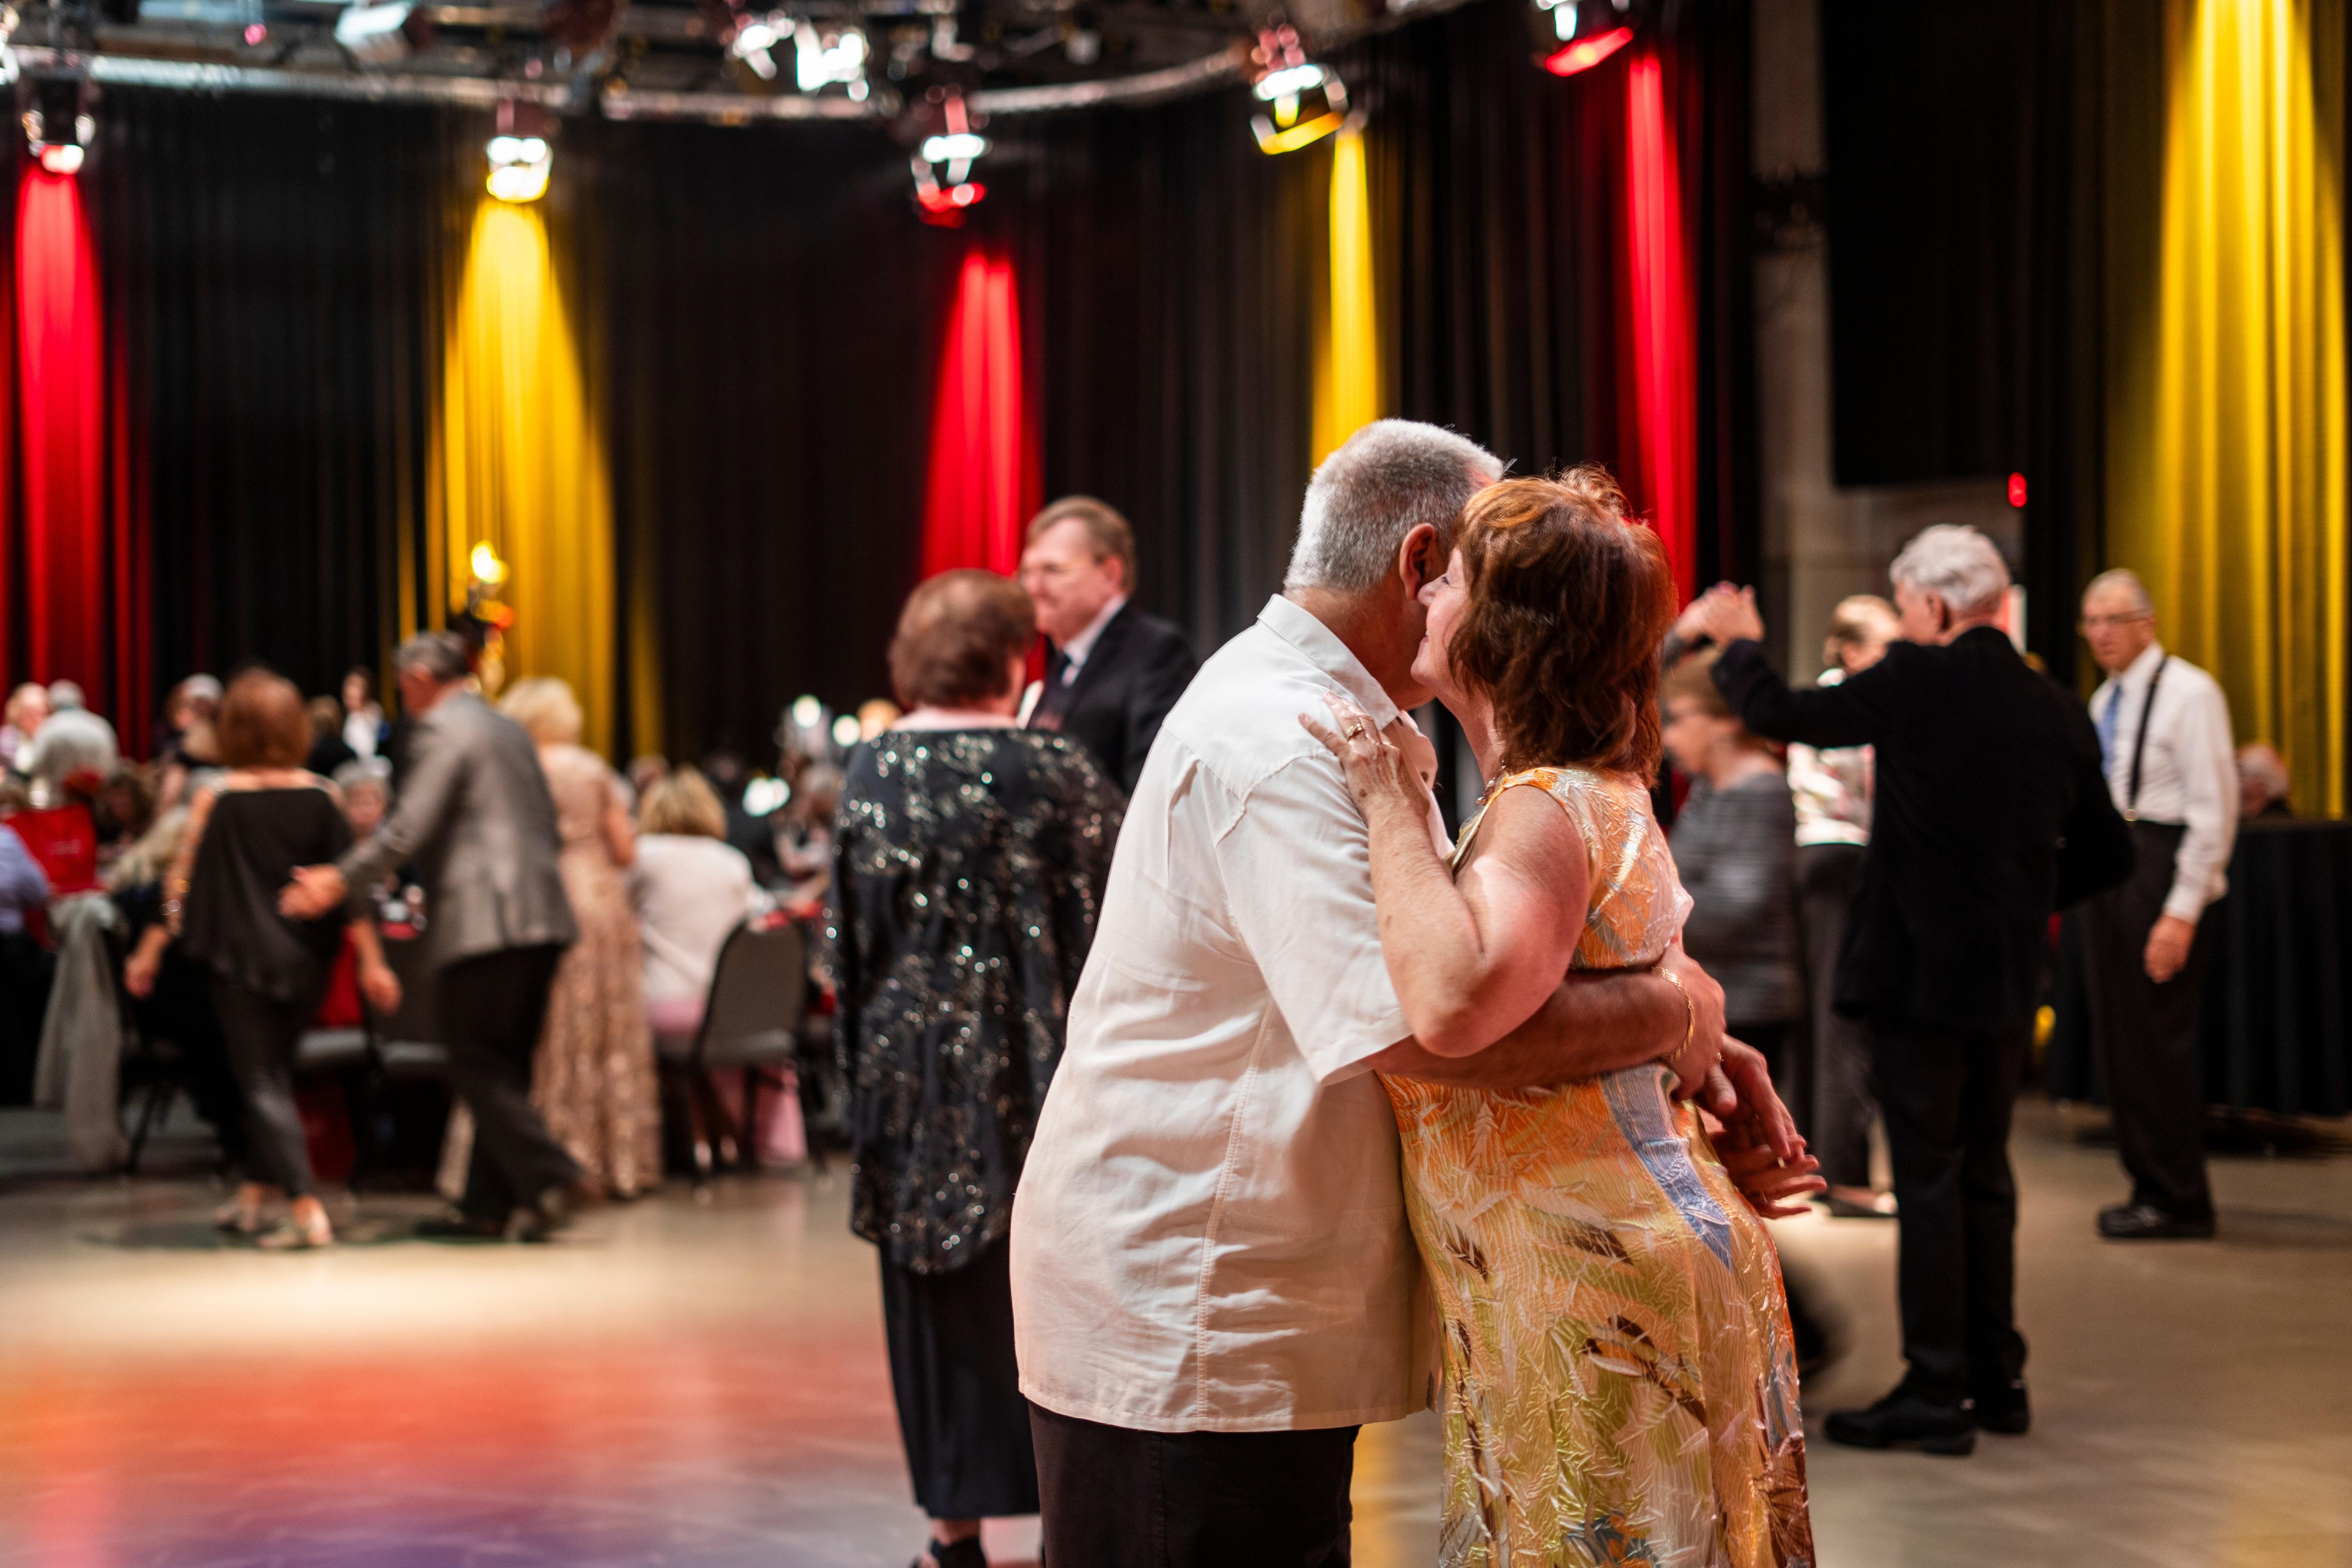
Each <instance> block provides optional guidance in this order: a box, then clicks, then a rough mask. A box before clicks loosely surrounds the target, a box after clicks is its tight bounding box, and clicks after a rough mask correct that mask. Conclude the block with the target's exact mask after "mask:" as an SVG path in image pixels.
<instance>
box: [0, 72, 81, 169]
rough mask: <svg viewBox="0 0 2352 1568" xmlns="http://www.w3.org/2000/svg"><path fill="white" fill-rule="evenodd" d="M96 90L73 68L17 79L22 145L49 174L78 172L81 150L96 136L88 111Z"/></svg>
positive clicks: (17, 100)
mask: <svg viewBox="0 0 2352 1568" xmlns="http://www.w3.org/2000/svg"><path fill="white" fill-rule="evenodd" d="M97 100H98V89H96V88H94V87H92V86H91V85H90V83H89V78H88V77H86V76H82V75H81V74H79V72H73V71H43V72H41V73H39V74H38V75H26V76H23V77H20V78H18V79H17V87H16V102H17V106H18V123H19V124H21V125H22V126H23V127H24V131H25V146H26V150H27V151H29V152H30V153H32V154H33V156H34V157H35V158H36V159H37V160H38V161H39V163H40V165H41V167H42V168H44V169H46V170H47V171H48V172H49V173H50V174H75V173H78V172H79V170H80V168H81V164H82V158H83V156H84V154H85V151H86V150H87V149H88V147H89V144H90V142H93V141H95V140H96V139H97V136H98V121H97V120H96V118H95V117H93V116H92V115H91V113H90V110H91V109H92V108H93V107H94V106H95V105H96V103H97Z"/></svg>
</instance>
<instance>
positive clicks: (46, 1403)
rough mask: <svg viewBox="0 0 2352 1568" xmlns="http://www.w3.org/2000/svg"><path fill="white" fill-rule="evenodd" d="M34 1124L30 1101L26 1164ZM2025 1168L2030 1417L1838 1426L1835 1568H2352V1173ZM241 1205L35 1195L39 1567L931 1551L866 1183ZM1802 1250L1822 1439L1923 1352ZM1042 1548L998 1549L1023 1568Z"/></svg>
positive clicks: (19, 1372) (3, 1344)
mask: <svg viewBox="0 0 2352 1568" xmlns="http://www.w3.org/2000/svg"><path fill="white" fill-rule="evenodd" d="M8 1115H9V1116H10V1117H17V1116H18V1115H19V1113H8ZM35 1133H37V1129H35V1128H33V1125H32V1123H31V1122H30V1121H24V1120H17V1121H13V1122H12V1123H10V1124H8V1125H0V1152H8V1150H9V1149H10V1147H11V1146H12V1142H13V1145H14V1146H15V1147H16V1148H18V1149H21V1148H22V1147H25V1146H26V1140H27V1138H31V1137H33V1136H34V1134H35ZM34 1141H36V1142H37V1138H35V1140H34ZM166 1153H167V1155H168V1154H169V1153H170V1151H169V1150H167V1151H166ZM2018 1153H2019V1163H2020V1168H2021V1174H2022V1178H2023V1183H2024V1187H2025V1195H2026V1206H2025V1219H2024V1237H2023V1252H2024V1262H2023V1292H2024V1296H2023V1299H2024V1310H2025V1320H2026V1327H2027V1330H2028V1331H2029V1333H2030V1334H2031V1335H2032V1340H2033V1352H2034V1353H2033V1363H2032V1367H2031V1368H2030V1376H2031V1378H2032V1388H2033V1395H2034V1399H2035V1402H2036V1415H2037V1425H2036V1426H2035V1429H2034V1431H2033V1433H2032V1436H2026V1437H2022V1438H1988V1439H1986V1440H1985V1442H1984V1443H1983V1444H1982V1445H1981V1446H1980V1447H1979V1450H1978V1453H1977V1456H1976V1457H1975V1458H1973V1459H1965V1460H1954V1459H1937V1458H1924V1457H1920V1456H1916V1455H1874V1454H1861V1453H1853V1452H1851V1451H1846V1450H1839V1449H1834V1448H1831V1447H1828V1446H1827V1445H1825V1444H1818V1443H1817V1445H1816V1447H1814V1449H1813V1456H1812V1462H1813V1468H1812V1481H1813V1510H1814V1520H1815V1524H1816V1530H1817V1533H1818V1535H1819V1538H1820V1544H1821V1554H1822V1563H1823V1564H1825V1568H1888V1565H1902V1568H1930V1565H1932V1568H1942V1565H1947V1564H1949V1565H1953V1568H1958V1565H1962V1564H1967V1565H1970V1568H1974V1565H1977V1564H1996V1563H1997V1564H2043V1563H2046V1564H2052V1565H2053V1568H2106V1565H2110V1564H2112V1565H2116V1568H2123V1565H2126V1564H2128V1565H2133V1568H2141V1565H2153V1564H2165V1565H2186V1564H2198V1565H2204V1564H2216V1565H2224V1568H2271V1565H2273V1564H2275V1565H2278V1568H2287V1565H2294V1568H2346V1565H2352V1159H2347V1158H2343V1157H2338V1158H2336V1159H2334V1160H2253V1159H2247V1160H2235V1161H2230V1162H2226V1163H2221V1164H2220V1165H2219V1166H2218V1167H2217V1173H2216V1184H2217V1187H2218V1191H2219V1196H2220V1199H2221V1209H2222V1226H2223V1237H2222V1239H2221V1240H2219V1241H2217V1242H2213V1243H2208V1244H2176V1245H2170V1246H2161V1247H2147V1246H2143V1247H2119V1246H2114V1245H2103V1244H2101V1243H2099V1242H2098V1241H2096V1240H2095V1239H2094V1238H2093V1237H2092V1236H2091V1234H2090V1216H2091V1214H2092V1211H2093V1210H2094V1208H2095V1206H2096V1205H2098V1204H2099V1203H2101V1202H2104V1201H2110V1200H2111V1199H2112V1198H2113V1197H2114V1196H2115V1195H2116V1194H2118V1193H2119V1191H2120V1184H2119V1181H2118V1178H2117V1177H2116V1173H2115V1170H2114V1158H2113V1155H2112V1154H2111V1153H2108V1152H2103V1151H2100V1150H2096V1149H2089V1148H2084V1147H2080V1146H2077V1145H2075V1144H2074V1143H2073V1142H2070V1141H2068V1140H2067V1139H2066V1138H2065V1137H2064V1136H2063V1133H2062V1130H2061V1128H2060V1126H2059V1123H2058V1121H2057V1118H2056V1117H2055V1115H2054V1113H2053V1112H2052V1111H2051V1110H2049V1109H2048V1108H2047V1107H2042V1108H2039V1109H2036V1108H2033V1107H2028V1108H2027V1110H2026V1114H2025V1115H2024V1116H2023V1117H2022V1118H2021V1131H2020V1135H2019V1139H2018ZM184 1157H185V1152H184ZM214 1201H215V1194H213V1193H212V1192H211V1191H210V1190H209V1189H208V1188H207V1187H206V1186H205V1184H203V1183H202V1182H200V1181H196V1180H193V1179H174V1178H172V1177H169V1176H165V1175H161V1174H159V1175H157V1176H153V1177H147V1178H142V1179H141V1180H139V1181H137V1182H135V1183H130V1184H123V1183H116V1182H105V1183H85V1182H77V1181H73V1180H70V1179H65V1178H52V1177H35V1178H27V1179H21V1180H17V1181H15V1182H12V1183H7V1184H0V1565H5V1568H18V1565H23V1568H232V1565H242V1564H282V1565H286V1568H310V1565H321V1568H323V1565H334V1568H408V1565H412V1564H415V1565H423V1564H467V1565H475V1564H479V1565H484V1568H490V1565H496V1568H537V1565H539V1564H566V1565H588V1564H622V1563H629V1564H652V1563H660V1564H681V1565H693V1568H721V1565H725V1568H737V1565H743V1568H749V1565H752V1564H761V1565H768V1564H782V1565H800V1564H809V1565H820V1564H825V1565H829V1564H844V1565H848V1564H856V1565H860V1568H866V1565H882V1568H896V1565H898V1564H901V1563H905V1562H906V1561H907V1560H908V1557H909V1555H911V1552H912V1550H913V1547H914V1545H915V1543H916V1542H917V1541H918V1540H919V1535H920V1532H921V1524H920V1521H919V1518H918V1516H917V1514H916V1512H915V1510H914V1509H913V1508H912V1507H911V1506H910V1505H909V1503H908V1500H907V1495H906V1480H905V1471H904V1468H903V1466H902V1464H901V1461H900V1459H899V1457H898V1444H897V1436H896V1431H895V1428H894V1425H893V1421H892V1416H891V1411H890V1399H889V1388H888V1383H887V1374H886V1373H885V1370H884V1365H883V1359H882V1344H881V1330H880V1309H879V1305H878V1298H877V1285H876V1280H875V1277H874V1265H873V1259H872V1255H871V1253H870V1251H869V1249H868V1248H866V1247H865V1246H863V1245H862V1244H860V1243H858V1242H856V1240H854V1239H853V1238H851V1237H849V1236H848V1235H847V1233H846V1230H845V1225H844V1214H845V1194H844V1192H843V1186H842V1182H841V1180H840V1177H839V1174H838V1172H837V1170H836V1173H835V1176H834V1177H833V1178H832V1179H830V1180H827V1179H823V1178H812V1179H796V1178H789V1177H770V1178H763V1179H759V1180H744V1181H739V1182H734V1183H730V1184H721V1185H720V1186H719V1189H718V1191H717V1192H716V1193H715V1194H713V1196H712V1197H711V1198H710V1199H709V1201H708V1202H699V1203H698V1202H697V1201H696V1200H695V1199H694V1198H693V1197H692V1196H691V1195H690V1194H688V1193H687V1192H686V1191H685V1190H684V1189H683V1188H682V1187H673V1188H672V1189H670V1190H669V1191H667V1192H666V1193H665V1194H661V1195H659V1196H657V1197H655V1198H651V1199H648V1200H646V1201H644V1202H641V1203H638V1204H635V1205H631V1206H628V1207H625V1208H616V1209H607V1210H604V1211H602V1212H599V1213H596V1214H594V1215H591V1216H590V1217H589V1218H588V1219H587V1220H586V1221H585V1222H584V1223H583V1225H582V1226H581V1227H580V1230H579V1232H578V1233H577V1234H576V1235H575V1236H574V1237H570V1238H567V1239H566V1240H565V1241H564V1242H562V1244H560V1245H557V1246H554V1247H541V1248H521V1247H512V1248H510V1247H480V1246H460V1245H434V1244H427V1243H420V1242H416V1241H414V1240H410V1239H406V1238H405V1237H404V1228H405V1226H404V1222H405V1221H407V1220H409V1219H411V1218H413V1217H414V1216H415V1215H416V1214H417V1213H419V1212H420V1210H421V1208H422V1205H421V1202H420V1200H416V1199H412V1198H405V1197H401V1198H394V1197H384V1198H375V1197H370V1198H367V1199H365V1200H363V1201H362V1203H361V1204H360V1205H359V1206H358V1208H357V1210H356V1211H352V1210H350V1209H348V1208H339V1211H338V1217H339V1219H340V1221H341V1224H342V1225H343V1226H344V1227H345V1231H346V1234H347V1235H348V1236H349V1237H351V1239H352V1245H349V1246H346V1247H341V1248H340V1249H338V1250H336V1251H334V1252H333V1253H331V1254H327V1255H321V1256H302V1257H279V1256H270V1255H264V1254H260V1253H257V1252H255V1251H252V1250H251V1249H249V1248H247V1247H242V1246H234V1247H231V1246H222V1245H219V1244H218V1243H216V1242H215V1238H214V1237H213V1235H212V1233H211V1232H210V1231H209V1229H208V1228H207V1227H206V1223H205V1222H206V1216H207V1215H208V1213H209V1210H210V1206H211V1205H212V1203H213V1202H214ZM1780 1237H1781V1242H1782V1246H1783V1248H1784V1250H1785V1252H1786V1254H1787V1256H1788V1257H1789V1258H1790V1264H1791V1267H1792V1268H1795V1269H1798V1270H1801V1271H1802V1272H1803V1273H1804V1275H1805V1276H1806V1277H1807V1278H1808V1279H1811V1280H1812V1281H1813V1282H1814V1283H1815V1285H1816V1287H1817V1289H1819V1291H1820V1293H1821V1294H1822V1296H1824V1297H1825V1298H1827V1299H1828V1300H1831V1301H1832V1302H1833V1303H1835V1305H1836V1309H1837V1310H1838V1312H1839V1313H1840V1315H1841V1316H1842V1317H1843V1319H1844V1321H1845V1324H1846V1329H1847V1336H1846V1337H1847V1349H1846V1353H1845V1355H1844V1358H1843V1360H1842V1361H1841V1362H1840V1363H1838V1364H1837V1365H1836V1366H1835V1367H1834V1368H1833V1369H1832V1371H1831V1372H1830V1373H1827V1374H1825V1375H1824V1376H1822V1377H1821V1378H1820V1379H1818V1380H1817V1381H1816V1384H1814V1385H1812V1386H1810V1387H1808V1389H1807V1391H1806V1405H1807V1407H1808V1410H1809V1411H1810V1412H1811V1413H1812V1414H1813V1415H1814V1417H1815V1419H1816V1421H1818V1416H1819V1413H1820V1412H1821V1411H1822V1410H1823V1409H1826V1408H1828V1407H1830V1406H1831V1405H1834V1404H1838V1403H1842V1402H1845V1401H1848V1400H1853V1399H1857V1398H1862V1397H1866V1396H1869V1395H1871V1394H1875V1393H1877V1392H1878V1391H1879V1390H1880V1389H1881V1388H1882V1387H1883V1386H1884V1385H1885V1384H1887V1383H1888V1382H1890V1381H1891V1380H1892V1378H1893V1377H1894V1376H1895V1373H1896V1371H1897V1367H1896V1363H1895V1335H1894V1329H1893V1324H1892V1321H1891V1319H1892V1294H1893V1283H1892V1279H1893V1275H1892V1270H1893V1256H1894V1240H1895V1235H1894V1227H1893V1226H1888V1225H1885V1224H1884V1223H1883V1222H1874V1221H1869V1220H1838V1221H1830V1220H1801V1221H1797V1222H1792V1223H1790V1224H1788V1225H1784V1226H1780ZM1437 1463H1438V1459H1437V1452H1436V1444H1435V1434H1434V1428H1433V1424H1432V1423H1431V1422H1430V1420H1429V1419H1428V1418H1427V1417H1423V1418H1421V1419H1418V1420H1415V1421H1411V1422H1404V1423H1399V1424H1396V1425H1394V1426H1385V1427H1379V1428H1372V1429H1369V1430H1368V1431H1367V1433H1366V1435H1365V1437H1364V1440H1363V1443H1362V1445H1361V1447H1360V1463H1359V1467H1358V1475H1357V1516H1358V1529H1357V1562H1358V1563H1360V1564H1362V1565H1365V1568H1391V1565H1396V1564H1425V1563H1431V1562H1433V1557H1434V1542H1435V1529H1434V1510H1435V1506H1436V1496H1437V1491H1436V1468H1437ZM1034 1544H1035V1532H1034V1524H1029V1525H1026V1526H1023V1525H1019V1524H1016V1525H1013V1526H1012V1527H1010V1528H1007V1529H1005V1530H1003V1531H995V1530H993V1529H992V1533H991V1536H990V1547H991V1550H992V1554H993V1555H994V1556H995V1557H996V1558H997V1559H998V1560H999V1561H1000V1562H1020V1561H1023V1560H1024V1559H1026V1558H1029V1557H1031V1556H1033V1555H1034ZM1073 1568H1076V1565H1073Z"/></svg>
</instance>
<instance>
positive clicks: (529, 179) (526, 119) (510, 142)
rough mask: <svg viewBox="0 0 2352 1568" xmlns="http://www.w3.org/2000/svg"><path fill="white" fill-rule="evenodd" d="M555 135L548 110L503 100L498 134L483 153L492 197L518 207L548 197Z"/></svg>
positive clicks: (536, 105) (515, 101) (551, 117)
mask: <svg viewBox="0 0 2352 1568" xmlns="http://www.w3.org/2000/svg"><path fill="white" fill-rule="evenodd" d="M554 134H555V122H554V118H553V116H551V115H550V114H549V113H548V112H547V110H545V109H543V108H541V107H540V106H539V105H538V104H535V103H521V102H518V101H517V100H514V99H511V98H509V99H503V100H500V101H499V119H498V133H497V134H496V135H494V136H492V137H491V138H490V140H489V144H488V146H486V147H484V148H483V149H482V152H483V154H484V156H486V157H487V158H488V160H489V164H490V175H489V179H488V181H487V182H486V184H487V185H488V189H489V193H490V195H494V196H496V197H498V199H499V200H500V201H502V202H513V203H516V204H518V205H520V204H521V203H523V202H535V201H537V200H539V198H540V197H541V196H543V195H547V176H548V174H549V172H550V171H551V169H552V168H553V167H554V165H555V148H554V146H553V145H552V138H553V136H554Z"/></svg>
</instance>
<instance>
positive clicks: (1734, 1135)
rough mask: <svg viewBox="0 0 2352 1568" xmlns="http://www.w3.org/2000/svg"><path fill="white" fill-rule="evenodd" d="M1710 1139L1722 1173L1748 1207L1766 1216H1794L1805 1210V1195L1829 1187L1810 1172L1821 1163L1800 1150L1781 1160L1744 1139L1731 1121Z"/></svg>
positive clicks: (1814, 1170)
mask: <svg viewBox="0 0 2352 1568" xmlns="http://www.w3.org/2000/svg"><path fill="white" fill-rule="evenodd" d="M1714 1138H1715V1152H1716V1153H1717V1156H1718V1157H1720V1158H1721V1159H1722V1161H1723V1169H1724V1172H1725V1173H1726V1174H1727V1175H1729V1176H1730V1178H1731V1182H1732V1184H1733V1185H1734V1186H1736V1187H1738V1189H1739V1195H1740V1196H1742V1197H1744V1198H1746V1199H1747V1200H1748V1207H1749V1208H1752V1209H1754V1210H1755V1211H1756V1212H1757V1213H1758V1214H1759V1215H1761V1216H1762V1217H1764V1218H1766V1219H1794V1218H1795V1217H1796V1216H1797V1215H1801V1214H1803V1213H1804V1212H1805V1206H1806V1205H1804V1203H1803V1202H1802V1201H1801V1200H1802V1199H1803V1198H1804V1197H1805V1196H1806V1195H1808V1194H1812V1193H1818V1192H1822V1191H1825V1190H1826V1189H1827V1188H1828V1186H1829V1184H1828V1183H1827V1182H1825V1181H1823V1180H1822V1178H1821V1177H1820V1176H1818V1175H1816V1174H1815V1172H1817V1171H1819V1170H1820V1169H1821V1168H1822V1163H1821V1162H1820V1161H1819V1160H1816V1159H1814V1158H1813V1157H1812V1155H1811V1154H1810V1153H1806V1152H1802V1151H1801V1150H1800V1152H1799V1153H1798V1155H1797V1157H1796V1158H1795V1159H1793V1160H1784V1159H1782V1158H1781V1157H1780V1156H1779V1155H1778V1154H1775V1153H1773V1152H1772V1151H1771V1149H1770V1148H1769V1147H1768V1146H1766V1145H1764V1144H1761V1143H1750V1142H1746V1138H1747V1134H1746V1132H1745V1131H1744V1130H1743V1129H1742V1128H1741V1127H1739V1126H1738V1125H1737V1124H1734V1123H1731V1122H1726V1123H1725V1124H1724V1125H1723V1128H1722V1130H1721V1131H1717V1132H1716V1133H1715V1134H1714Z"/></svg>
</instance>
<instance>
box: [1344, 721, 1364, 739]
mask: <svg viewBox="0 0 2352 1568" xmlns="http://www.w3.org/2000/svg"><path fill="white" fill-rule="evenodd" d="M1363 732H1364V721H1362V720H1361V719H1359V720H1357V721H1355V722H1354V723H1352V724H1350V725H1349V726H1348V739H1349V740H1350V741H1352V740H1354V739H1355V738H1356V737H1357V736H1359V735H1360V734H1362V733H1363Z"/></svg>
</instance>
